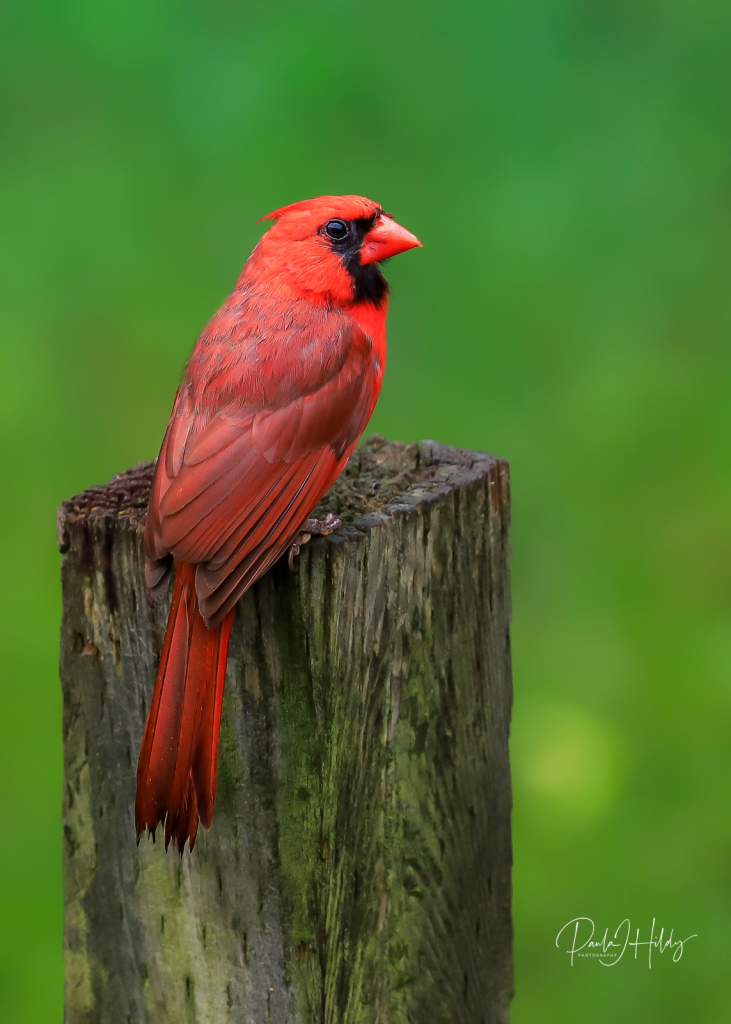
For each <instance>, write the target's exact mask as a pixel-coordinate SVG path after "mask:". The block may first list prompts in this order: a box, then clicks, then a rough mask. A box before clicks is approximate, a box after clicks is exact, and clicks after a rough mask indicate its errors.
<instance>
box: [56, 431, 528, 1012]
mask: <svg viewBox="0 0 731 1024" xmlns="http://www.w3.org/2000/svg"><path fill="white" fill-rule="evenodd" d="M152 470H153V464H152V463H146V464H140V465H138V466H136V467H134V468H133V469H131V470H128V471H127V472H125V473H121V474H119V475H118V476H116V477H115V478H114V479H113V480H112V481H110V483H109V484H107V485H106V486H104V487H95V488H92V489H90V490H88V491H85V492H84V493H83V494H80V495H77V496H76V497H75V498H72V499H71V500H70V501H66V502H64V504H63V506H62V507H61V509H59V515H58V542H59V547H60V549H61V551H62V552H63V556H64V557H63V568H62V579H63V625H62V631H61V681H62V686H63V698H64V718H63V739H64V773H65V774H64V800H63V827H64V837H65V843H64V879H65V935H64V951H65V971H66V996H65V1022H66V1024H107V1022H109V1024H142V1022H150V1024H152V1022H154V1024H184V1022H193V1021H195V1022H198V1024H218V1022H235V1024H239V1022H240V1024H314V1022H317V1024H366V1022H367V1024H387V1022H388V1024H391V1022H394V1024H395V1022H399V1024H406V1022H409V1024H505V1022H507V1021H508V1011H509V1001H510V998H511V996H512V987H513V981H512V926H511V917H510V900H511V844H510V809H511V790H510V773H509V763H508V733H509V725H510V710H511V700H512V689H511V676H510V636H509V627H510V588H509V560H510V550H509V547H510V542H509V514H510V495H509V475H508V466H507V463H505V462H503V461H501V460H499V459H496V458H494V457H493V456H491V455H486V454H484V453H479V452H470V451H464V450H458V449H455V448H448V447H446V446H445V445H441V444H437V443H436V442H432V441H424V442H422V443H421V444H418V445H416V444H415V445H402V444H397V443H389V442H387V441H386V440H385V439H384V438H380V437H373V438H371V439H370V440H369V441H367V442H365V443H364V444H363V445H362V446H361V448H360V449H359V450H358V451H357V452H356V454H355V455H354V456H353V458H352V460H351V462H350V464H349V466H348V468H347V469H346V471H345V473H344V474H343V476H342V477H341V479H340V480H339V481H338V483H337V484H336V486H335V488H334V489H333V490H332V491H331V492H330V494H329V495H328V496H327V497H326V498H325V499H324V501H323V502H322V503H321V505H320V506H319V508H318V510H317V512H316V513H315V514H316V515H318V516H321V517H322V516H324V514H325V513H326V512H333V513H335V514H336V515H338V516H340V517H341V518H342V519H343V520H344V521H345V523H346V525H345V526H343V528H342V529H340V530H338V531H337V533H334V534H333V535H332V536H330V537H325V538H318V539H313V540H312V542H311V543H309V544H308V545H306V546H305V547H303V549H302V552H301V554H300V555H299V557H298V559H297V560H296V562H295V568H294V571H293V572H290V571H289V569H288V567H287V564H286V559H285V560H284V561H283V562H280V563H279V564H278V565H276V566H275V567H274V569H272V570H271V571H270V572H269V573H268V574H267V575H266V576H264V577H263V578H262V579H261V580H260V581H259V582H258V583H257V584H256V585H255V586H254V587H253V588H252V589H251V590H250V591H249V592H248V593H247V594H246V595H245V596H244V598H243V599H242V600H241V601H240V602H239V605H238V609H237V613H236V622H235V626H234V631H233V635H232V642H231V647H230V653H229V661H228V668H227V675H226V698H225V702H224V710H223V719H222V729H221V744H220V762H219V763H220V767H219V786H218V797H217V803H216V813H215V818H214V821H213V825H212V828H211V831H210V833H206V832H204V831H202V830H201V831H200V832H199V833H198V840H197V843H196V847H195V850H194V852H193V853H192V854H188V853H187V852H186V853H185V854H184V856H183V857H182V858H181V857H180V856H178V855H177V854H176V853H174V852H173V849H172V848H171V849H170V851H169V852H168V853H167V854H166V853H165V849H164V846H163V844H162V843H160V842H158V843H157V844H153V843H152V842H149V841H148V840H143V841H142V842H141V843H140V845H139V847H138V846H137V844H136V842H135V827H134V807H133V805H134V794H135V772H136V765H137V756H138V753H139V748H140V741H141V738H142V732H143V728H144V723H145V718H146V715H147V710H148V707H149V701H150V697H151V694H152V687H153V683H154V679H155V670H156V666H157V660H158V658H159V654H160V647H161V644H162V637H163V635H164V630H165V620H166V616H167V610H168V606H169V605H168V604H167V603H166V602H164V603H163V605H162V606H158V607H157V608H154V609H151V608H150V607H149V606H148V604H147V600H146V595H145V589H144V576H143V553H142V531H143V527H144V519H145V512H146V507H147V501H148V497H149V490H150V483H151V479H152Z"/></svg>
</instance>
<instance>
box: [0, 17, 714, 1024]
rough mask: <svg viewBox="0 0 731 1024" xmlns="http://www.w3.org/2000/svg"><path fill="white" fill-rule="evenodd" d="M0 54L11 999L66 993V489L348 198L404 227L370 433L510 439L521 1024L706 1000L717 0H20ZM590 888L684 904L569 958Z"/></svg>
mask: <svg viewBox="0 0 731 1024" xmlns="http://www.w3.org/2000/svg"><path fill="white" fill-rule="evenodd" d="M0 68H1V71H0V76H1V78H2V92H1V96H0V116H1V117H2V130H3V137H2V144H1V150H0V220H1V224H0V232H1V238H2V241H1V256H0V258H1V260H2V269H1V272H0V336H1V339H2V342H1V343H2V349H1V353H0V358H1V364H0V394H1V396H2V397H1V401H0V420H1V422H2V428H3V439H2V457H3V465H4V467H5V468H4V470H3V483H4V493H5V499H4V501H3V502H2V508H1V511H0V514H1V515H2V529H1V531H0V537H1V538H2V565H3V570H4V572H5V581H4V583H3V585H2V588H1V589H0V600H1V601H2V604H3V609H2V615H1V616H0V626H1V628H2V631H3V635H2V638H1V641H0V643H1V647H0V649H1V650H2V676H3V682H2V694H1V701H2V703H1V705H0V791H1V795H2V812H3V820H4V826H3V841H2V844H0V880H1V881H0V1018H2V1020H3V1021H8V1022H13V1024H15V1022H19V1024H20V1022H22V1024H31V1022H38V1024H49V1022H54V1021H60V1020H61V1006H62V961H61V927H62V889H61V869H60V865H61V832H60V803H61V728H60V716H61V703H60V692H59V684H58V679H57V667H56V665H57V642H58V626H59V617H60V601H59V584H58V571H59V556H58V554H57V552H56V550H55V547H54V540H53V535H54V508H55V506H56V505H58V504H59V503H60V501H61V500H62V499H63V498H65V497H68V496H70V495H71V494H73V493H75V492H78V491H80V490H82V489H83V488H85V487H87V486H88V485H90V484H95V483H100V482H102V481H105V480H107V479H108V478H109V477H110V476H111V475H112V474H113V473H114V472H116V471H118V470H120V469H122V468H124V467H126V466H128V465H130V464H131V463H134V462H136V461H137V460H139V459H149V458H152V457H153V456H154V455H155V454H156V451H157V447H158V444H159V441H160V439H161V437H162V433H163V430H164V427H165V424H166V422H167V418H168V414H169V411H170V405H171V401H172V397H173V394H174V391H175V387H176V384H177V381H178V379H179V376H180V373H181V370H182V367H183V365H184V362H185V359H186V357H187V355H188V353H189V351H190V349H191V347H192V345H193V343H194V341H195V338H196V336H197V333H198V331H199V330H200V328H201V327H202V325H203V324H204V322H205V321H206V320H207V319H208V317H209V316H210V315H211V314H212V313H213V312H214V310H215V309H216V308H217V306H218V304H219V303H220V302H221V301H222V299H223V298H224V296H225V294H226V293H227V292H228V290H230V288H231V287H232V285H233V282H234V280H235V278H236V276H237V274H238V271H239V269H240V267H241V265H242V264H243V262H244V260H245V258H246V256H247V255H248V253H249V251H250V249H251V247H252V245H253V244H254V242H255V241H256V239H257V237H258V235H259V233H260V228H259V227H257V226H256V225H255V223H254V222H255V220H256V219H257V218H258V217H260V216H261V215H262V214H264V213H266V212H267V211H268V210H270V209H273V208H275V207H277V206H280V205H282V204H283V203H287V202H290V201H293V200H296V199H300V198H303V197H308V196H312V195H318V194H321V193H340V192H358V193H363V194H365V195H368V196H371V197H373V198H375V199H377V200H379V201H380V202H382V203H383V204H384V205H385V206H386V208H387V209H389V210H392V211H393V212H394V213H395V214H396V215H397V217H398V218H399V219H400V220H401V221H402V222H403V223H404V224H405V225H406V226H408V227H409V228H410V229H412V230H413V231H415V232H416V233H418V235H419V236H420V237H421V239H422V240H423V242H424V249H423V251H422V250H420V251H417V252H412V253H409V254H407V255H405V256H403V257H401V258H399V259H398V260H395V261H394V262H393V263H392V264H390V265H389V267H388V276H389V278H390V281H391V284H392V290H393V302H392V314H391V319H390V334H389V336H390V355H389V366H388V371H387V374H386V383H385V387H384V391H383V395H382V398H381V401H380V404H379V407H378V410H377V412H376V415H375V418H374V420H373V424H372V425H373V428H374V429H376V430H378V431H380V432H382V433H385V434H387V435H388V436H390V437H393V438H399V439H402V440H412V439H416V438H422V437H436V438H438V439H440V440H442V441H446V442H449V443H451V444H456V445H463V446H469V447H473V448H487V449H490V450H491V451H494V452H496V453H498V454H499V455H501V456H504V457H506V458H508V459H509V460H510V463H511V466H512V474H513V498H514V538H513V539H514V610H515V618H514V634H513V637H514V656H515V660H514V670H515V716H514V729H513V769H514V782H515V817H514V822H515V829H514V840H515V874H514V886H515V965H516V985H517V995H516V999H515V1002H514V1006H513V1021H514V1024H528V1022H535V1021H541V1022H549V1024H550V1022H562V1024H563V1022H567V1021H579V1020H581V1021H585V1020H591V1021H592V1022H593V1024H605V1022H606V1024H608V1022H616V1021H617V1020H618V1019H622V1020H626V1021H632V1022H634V1021H641V1022H643V1024H647V1022H654V1021H663V1022H683V1024H687V1022H689V1021H692V1022H693V1024H717V1022H718V1021H720V1020H722V1019H725V1018H727V1017H728V1012H729V1004H730V1003H731V1000H729V996H728V985H727V981H728V973H727V972H728V953H727V946H728V937H727V936H728V926H729V924H730V923H731V834H730V833H731V828H730V827H729V793H728V791H729V783H730V782H731V754H730V751H731V737H730V735H729V734H730V732H731V730H730V729H729V722H730V719H731V688H730V687H729V676H730V674H731V530H730V524H731V445H730V443H729V429H728V424H729V418H730V417H731V408H730V399H731V349H730V347H729V326H730V321H731V291H730V289H729V274H730V266H731V264H730V261H729V256H730V255H731V252H730V250H731V193H730V185H731V112H730V110H731V107H730V103H729V98H730V96H731V11H730V9H729V5H728V3H727V2H720V0H694V2H692V3H691V2H690V0H686V2H679V0H675V2H674V0H667V2H661V0H542V2H540V0H516V2H512V3H510V2H507V0H496V2H495V3H490V4H487V3H481V2H476V0H475V2H471V0H460V2H456V3H455V2H452V3H450V4H442V3H435V2H428V0H419V2H416V0H406V2H393V0H392V2H389V3H384V2H383V0H374V2H372V3H370V4H367V5H366V4H354V3H345V2H343V0H338V2H333V0H325V2H320V0H310V2H306V3H305V2H275V0H269V2H268V3H266V4H253V3H242V2H238V3H234V2H233V0H207V2H205V3H204V2H202V0H198V2H192V0H179V2H177V3H173V2H171V0H144V2H142V0H64V2H61V0H24V2H22V3H21V2H20V0H14V2H12V3H10V4H9V5H8V4H7V3H6V4H5V5H3V10H2V13H0ZM577 915H586V916H589V917H592V918H593V919H594V920H595V921H596V923H597V926H598V927H599V926H600V928H601V931H602V932H603V930H604V928H605V927H607V926H609V927H610V929H612V930H613V928H614V927H615V926H616V925H618V924H619V922H620V921H621V920H622V919H623V918H625V917H629V918H630V919H631V922H632V929H633V931H634V929H635V928H636V927H640V928H641V929H642V931H643V934H642V935H641V938H648V937H649V936H648V934H647V933H648V932H649V928H650V924H651V922H652V918H653V917H656V918H657V920H658V925H657V927H658V928H659V927H661V926H663V927H664V928H665V929H666V932H667V931H668V930H669V929H670V928H674V929H675V935H676V937H678V936H681V937H684V936H685V935H688V934H692V933H697V934H698V938H696V939H693V940H692V942H691V943H689V945H688V946H687V947H686V951H685V954H684V956H683V958H682V960H681V961H680V962H679V963H672V962H671V961H670V954H669V953H666V954H665V955H664V956H662V957H660V956H658V955H657V954H656V955H655V958H654V961H653V967H652V970H649V969H648V967H647V965H646V963H645V962H644V957H643V962H640V961H639V960H638V961H637V962H636V963H635V962H634V961H633V960H630V959H629V958H628V956H625V958H624V960H623V962H621V963H620V964H619V965H618V966H617V967H615V968H613V969H611V970H606V969H604V968H602V967H601V966H600V965H599V964H598V963H596V961H583V962H579V963H578V964H577V966H575V967H574V968H571V967H570V966H569V963H568V958H567V956H566V955H565V954H562V953H561V952H559V951H558V950H557V949H556V948H555V945H554V940H555V937H556V933H557V932H558V930H559V928H560V927H561V926H562V925H563V924H565V923H566V922H567V921H568V920H569V919H571V918H573V917H575V916H577ZM724 965H726V966H725V967H724Z"/></svg>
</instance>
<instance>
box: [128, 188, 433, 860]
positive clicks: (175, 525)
mask: <svg viewBox="0 0 731 1024" xmlns="http://www.w3.org/2000/svg"><path fill="white" fill-rule="evenodd" d="M262 219H267V220H272V221H276V223H275V225H274V226H273V227H272V228H270V229H269V231H267V232H266V234H264V236H263V237H262V238H261V240H260V241H259V243H258V245H257V246H256V247H255V249H254V251H253V252H252V254H251V256H250V257H249V259H248V261H247V263H246V266H245V267H244V269H243V271H242V272H241V275H240V277H239V279H238V281H237V283H236V287H235V289H234V291H233V292H232V293H231V295H230V296H229V298H228V299H227V300H226V302H225V303H224V305H223V306H222V308H221V309H220V310H219V311H218V313H217V314H216V315H215V316H214V318H213V319H212V320H211V322H210V323H209V324H208V326H207V327H206V328H205V330H204V331H203V333H202V334H201V336H200V338H199V339H198V342H197V344H196V346H195V349H194V351H193V355H192V356H191V359H190V362H189V363H188V366H187V369H186V371H185V374H184V376H183V381H182V383H181V385H180V388H179V390H178V393H177V396H176V398H175V404H174V406H173V412H172V416H171V419H170V424H169V426H168V429H167V433H166V434H165V438H164V440H163V443H162V448H161V450H160V456H159V458H158V461H157V468H156V471H155V478H154V482H153V486H152V493H151V496H150V505H149V510H148V515H147V525H146V528H145V553H146V556H147V559H146V565H145V577H146V582H147V587H148V591H149V596H150V600H151V602H156V601H159V600H160V599H161V598H162V597H163V596H164V594H165V592H166V591H167V587H168V583H169V580H170V576H171V571H172V568H173V564H174V565H175V587H174V589H173V598H172V606H171V609H170V616H169V618H168V623H167V629H166V632H165V641H164V644H163V649H162V655H161V658H160V667H159V669H158V673H157V680H156V682H155V690H154V693H153V697H152V704H151V706H150V712H149V715H148V718H147V725H146V726H145V734H144V737H143V740H142V748H141V750H140V758H139V763H138V766H137V798H136V801H135V819H136V826H137V841H138V842H139V840H140V837H141V835H142V833H143V831H144V830H145V829H146V828H147V829H149V830H150V832H151V833H152V835H153V838H154V835H155V829H156V828H157V826H158V825H159V824H160V823H161V822H162V821H164V822H165V847H166V849H167V846H168V844H169V842H170V840H171V839H172V840H173V842H174V843H175V844H177V847H178V849H179V851H180V853H181V854H182V852H183V848H184V846H185V842H186V840H189V843H190V849H191V850H192V849H193V844H194V843H195V837H196V833H197V831H198V822H199V821H201V822H202V823H203V826H204V827H205V828H206V829H208V828H210V825H211V821H212V820H213V808H214V804H215V800H216V778H217V772H218V736H219V730H220V723H221V704H222V701H223V688H224V679H225V673H226V657H227V653H228V644H229V637H230V634H231V625H232V623H233V617H234V606H235V604H236V602H237V601H238V599H239V598H240V597H241V595H242V594H243V593H244V592H245V591H246V590H247V589H248V588H249V587H250V586H251V585H252V583H254V581H255V580H257V579H258V578H259V577H260V576H261V575H262V574H263V573H265V572H266V570H267V569H268V568H269V567H270V566H271V565H272V564H273V563H274V562H276V561H277V559H278V558H280V557H281V556H282V555H283V554H285V553H286V552H287V551H288V550H291V551H292V552H294V551H297V550H298V549H299V545H300V544H301V543H302V542H303V541H305V540H307V539H309V537H310V536H311V535H312V534H313V533H317V532H320V533H328V532H331V531H332V530H333V529H335V528H336V527H337V526H339V525H340V522H339V520H335V519H334V518H333V517H330V516H329V517H328V519H327V520H325V521H324V522H322V523H318V522H317V521H315V520H311V519H309V520H308V517H309V515H310V513H311V512H312V510H313V509H314V507H315V505H316V504H317V503H318V501H319V500H320V498H321V497H322V496H323V495H324V494H325V493H326V492H327V491H328V490H329V488H330V487H331V486H332V484H333V483H334V482H335V480H336V479H337V477H338V476H339V474H340V473H341V472H342V470H343V469H344V467H345V465H346V463H347V461H348V459H349V458H350V456H351V454H352V453H353V450H354V448H355V446H356V444H357V442H358V439H359V438H360V436H361V434H362V433H363V431H364V429H365V427H366V424H367V423H368V420H369V419H370V417H371V413H372V412H373V408H374V406H375V404H376V400H377V399H378V395H379V392H380V390H381V381H382V379H383V370H384V364H385V360H386V312H387V305H388V302H387V298H388V285H387V284H386V281H385V279H384V277H383V275H382V273H381V270H380V268H379V266H378V264H379V262H380V261H381V260H385V259H388V258H389V257H390V256H395V255H396V254H397V253H400V252H405V251H406V250H407V249H412V248H413V247H414V246H419V245H421V242H420V241H419V240H418V238H416V236H415V235H412V234H411V232H409V231H407V230H406V229H405V228H403V227H401V225H399V224H397V223H396V222H395V221H394V220H393V219H392V217H390V216H389V215H388V214H385V213H384V212H383V210H382V209H381V207H380V206H379V205H378V204H377V203H374V202H372V201H371V200H370V199H364V198H363V197H362V196H321V197H320V198H318V199H307V200H304V201H303V202H299V203H293V204H292V205H291V206H284V207H282V208H281V209H280V210H275V211H274V213H270V214H268V215H267V217H266V218H262Z"/></svg>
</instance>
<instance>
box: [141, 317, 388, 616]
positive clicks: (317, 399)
mask: <svg viewBox="0 0 731 1024" xmlns="http://www.w3.org/2000/svg"><path fill="white" fill-rule="evenodd" d="M337 339H339V343H340V344H341V345H343V346H346V347H347V351H346V352H344V353H340V354H339V355H337V357H334V356H333V355H332V339H330V342H329V343H328V344H329V345H330V348H329V349H328V352H329V353H330V355H329V356H328V360H329V361H328V363H327V366H328V367H329V370H327V372H329V373H330V376H329V377H326V379H324V380H323V379H322V377H323V374H325V370H323V365H322V364H321V365H320V369H319V371H317V372H319V374H320V380H321V383H320V386H319V387H318V388H316V389H313V386H312V381H313V380H314V379H315V378H316V377H317V373H316V372H315V370H313V369H312V368H306V372H304V373H300V379H301V380H302V381H304V384H303V385H302V386H301V387H299V388H298V387H297V386H296V384H293V381H296V379H297V377H296V374H295V371H294V369H292V371H291V372H288V371H287V370H286V367H285V369H284V372H283V373H282V375H281V381H280V384H281V387H280V390H279V391H276V392H275V393H270V394H269V395H268V401H267V403H266V405H265V406H264V407H262V396H261V389H258V390H257V389H253V390H252V394H251V395H250V396H249V398H248V400H247V396H246V395H244V396H243V397H242V395H241V394H240V393H236V394H235V395H234V397H233V399H232V398H231V392H230V391H229V392H228V393H227V392H226V391H225V389H223V388H222V389H220V393H221V394H228V401H227V402H226V404H223V405H222V406H221V407H219V408H215V406H214V407H211V403H210V401H208V405H207V406H206V407H202V404H201V402H200V401H199V402H198V404H196V402H194V400H193V393H194V386H193V383H191V382H190V381H186V382H184V384H183V386H182V387H181V389H180V392H179V393H178V397H177V399H176V404H175V408H174V412H173V418H172V420H171V424H170V427H169V428H168V433H167V435H166V437H165V441H164V442H163V448H162V451H161V453H160V459H159V460H158V468H157V472H156V478H155V483H154V486H153V494H152V498H151V502H150V513H149V515H148V523H147V529H146V546H147V552H148V566H147V573H148V580H149V581H150V582H151V584H152V583H154V585H155V587H156V590H155V593H154V596H155V597H157V596H159V591H160V590H161V588H162V586H163V583H164V566H165V564H166V563H165V559H166V558H167V559H169V556H170V555H172V556H173V557H174V558H175V560H176V561H181V562H192V563H195V564H197V565H198V569H197V572H196V590H197V592H198V598H199V602H200V608H201V612H202V614H203V616H204V619H205V622H206V625H208V626H213V625H215V624H216V623H218V622H220V621H221V619H222V618H223V617H224V615H225V614H226V612H227V611H228V610H229V609H230V608H231V607H232V606H233V604H234V603H235V602H236V601H237V600H238V598H239V597H240V595H241V594H242V593H243V592H244V590H246V589H247V587H248V586H250V585H251V583H252V582H253V581H254V580H255V579H257V578H258V577H259V576H260V575H262V573H263V572H265V571H266V570H267V569H268V568H269V566H270V565H272V564H273V563H274V562H275V561H276V560H277V559H278V558H280V557H281V555H282V554H283V553H284V552H285V551H286V550H287V548H288V547H289V545H290V544H291V543H292V541H293V540H294V538H295V537H296V535H297V533H298V531H299V529H300V527H301V525H302V523H303V522H304V520H305V519H306V518H307V517H308V516H309V515H310V513H311V511H312V509H313V508H314V507H315V505H316V504H317V502H318V501H319V500H320V498H321V497H322V495H323V494H324V493H325V491H327V490H328V489H329V487H330V486H331V485H332V483H333V481H334V480H335V479H336V478H337V476H338V475H339V473H340V471H341V470H342V468H343V466H344V465H345V462H347V460H348V458H349V457H350V454H351V453H352V450H353V448H354V447H355V444H356V442H357V440H358V437H359V436H360V434H361V433H362V431H363V429H364V428H365V425H366V423H367V421H368V419H369V418H370V415H371V412H372V410H373V406H374V405H375V401H376V398H377V395H378V389H379V385H380V376H378V374H377V372H376V368H375V367H374V360H373V356H372V345H371V343H370V339H369V338H368V337H367V336H366V335H365V334H364V333H363V332H362V331H360V329H358V328H357V327H355V326H354V325H351V327H350V329H349V330H344V329H343V325H342V323H341V322H338V324H337ZM310 358H312V356H311V355H310ZM325 376H326V374H325ZM267 379H268V380H269V381H270V383H271V379H272V378H271V376H270V377H269V378H267ZM305 385H306V386H305ZM161 566H162V567H163V568H161ZM161 580H162V581H163V582H161Z"/></svg>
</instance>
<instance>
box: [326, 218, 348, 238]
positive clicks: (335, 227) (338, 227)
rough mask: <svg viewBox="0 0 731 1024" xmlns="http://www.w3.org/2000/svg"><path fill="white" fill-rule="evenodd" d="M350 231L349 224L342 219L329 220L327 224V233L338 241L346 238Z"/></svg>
mask: <svg viewBox="0 0 731 1024" xmlns="http://www.w3.org/2000/svg"><path fill="white" fill-rule="evenodd" d="M347 233H348V225H347V224H346V223H345V222H344V221H342V220H329V221H328V222H327V224H326V225H325V234H326V235H327V237H328V238H333V239H334V240H335V241H336V242H339V241H340V240H341V239H343V238H345V236H346V235H347Z"/></svg>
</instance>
